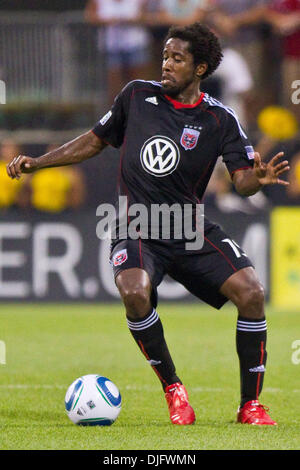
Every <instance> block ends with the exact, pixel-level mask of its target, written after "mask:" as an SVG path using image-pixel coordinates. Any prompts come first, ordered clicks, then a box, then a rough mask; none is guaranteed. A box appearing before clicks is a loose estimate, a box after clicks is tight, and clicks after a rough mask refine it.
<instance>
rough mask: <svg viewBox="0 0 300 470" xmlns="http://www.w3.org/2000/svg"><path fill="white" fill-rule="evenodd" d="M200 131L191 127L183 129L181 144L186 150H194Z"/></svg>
mask: <svg viewBox="0 0 300 470" xmlns="http://www.w3.org/2000/svg"><path fill="white" fill-rule="evenodd" d="M199 135H200V131H197V130H196V129H192V128H190V127H185V128H184V129H183V132H182V135H181V139H180V143H181V145H182V147H183V148H184V149H185V150H193V149H194V148H195V147H196V145H197V142H198V138H199Z"/></svg>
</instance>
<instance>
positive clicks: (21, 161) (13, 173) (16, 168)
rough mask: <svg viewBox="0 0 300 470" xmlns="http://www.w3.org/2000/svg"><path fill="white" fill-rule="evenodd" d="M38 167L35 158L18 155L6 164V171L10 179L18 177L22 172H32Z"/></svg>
mask: <svg viewBox="0 0 300 470" xmlns="http://www.w3.org/2000/svg"><path fill="white" fill-rule="evenodd" d="M37 169H38V164H37V160H36V158H31V157H26V156H25V155H19V156H18V157H15V158H13V159H12V161H11V162H10V163H8V165H7V166H6V171H7V174H8V176H9V177H10V178H11V179H15V178H16V179H17V180H18V179H20V178H21V176H22V173H32V172H33V171H35V170H37Z"/></svg>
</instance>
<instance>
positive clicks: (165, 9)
mask: <svg viewBox="0 0 300 470" xmlns="http://www.w3.org/2000/svg"><path fill="white" fill-rule="evenodd" d="M206 6H207V0H161V2H160V9H159V11H158V14H157V15H156V16H155V17H154V18H153V21H154V22H155V23H156V24H164V25H167V26H171V25H174V24H176V25H178V26H185V25H187V24H191V23H194V22H195V21H202V20H203V18H204V16H205V13H206V12H205V8H206Z"/></svg>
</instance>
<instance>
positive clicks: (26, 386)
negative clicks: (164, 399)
mask: <svg viewBox="0 0 300 470" xmlns="http://www.w3.org/2000/svg"><path fill="white" fill-rule="evenodd" d="M67 388H68V385H62V384H0V390H1V389H2V390H18V389H21V390H40V389H42V390H54V389H57V390H67ZM123 389H125V390H133V391H139V390H140V391H143V390H147V391H151V392H156V391H157V390H158V387H154V386H152V385H125V387H123ZM189 390H190V391H191V392H193V393H197V392H199V393H201V392H203V393H205V392H210V393H224V392H226V391H233V390H235V389H234V388H233V387H224V388H221V387H218V388H216V387H189ZM263 391H264V392H268V393H286V389H282V388H272V387H264V389H263ZM289 392H290V393H300V389H294V390H289Z"/></svg>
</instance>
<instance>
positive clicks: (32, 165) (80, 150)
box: [6, 131, 107, 179]
mask: <svg viewBox="0 0 300 470" xmlns="http://www.w3.org/2000/svg"><path fill="white" fill-rule="evenodd" d="M106 145H107V144H106V143H105V142H104V141H103V140H102V139H99V138H98V137H97V136H96V135H95V134H93V132H91V131H88V132H86V133H85V134H82V135H80V136H79V137H77V138H76V139H74V140H71V141H70V142H67V143H66V144H64V145H62V146H61V147H58V148H57V149H55V150H52V151H51V152H48V153H45V154H44V155H42V156H40V157H37V158H31V157H28V156H25V155H19V156H18V157H15V158H13V160H12V161H11V162H10V163H9V164H8V165H7V167H6V169H7V174H8V176H9V177H10V178H12V179H14V178H16V179H19V178H20V177H21V175H22V173H32V172H34V171H36V170H40V169H42V168H52V167H57V166H66V165H73V164H75V163H81V162H83V161H84V160H87V159H88V158H91V157H93V156H95V155H97V154H98V153H99V152H101V151H102V150H103V149H104V148H105V147H106Z"/></svg>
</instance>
